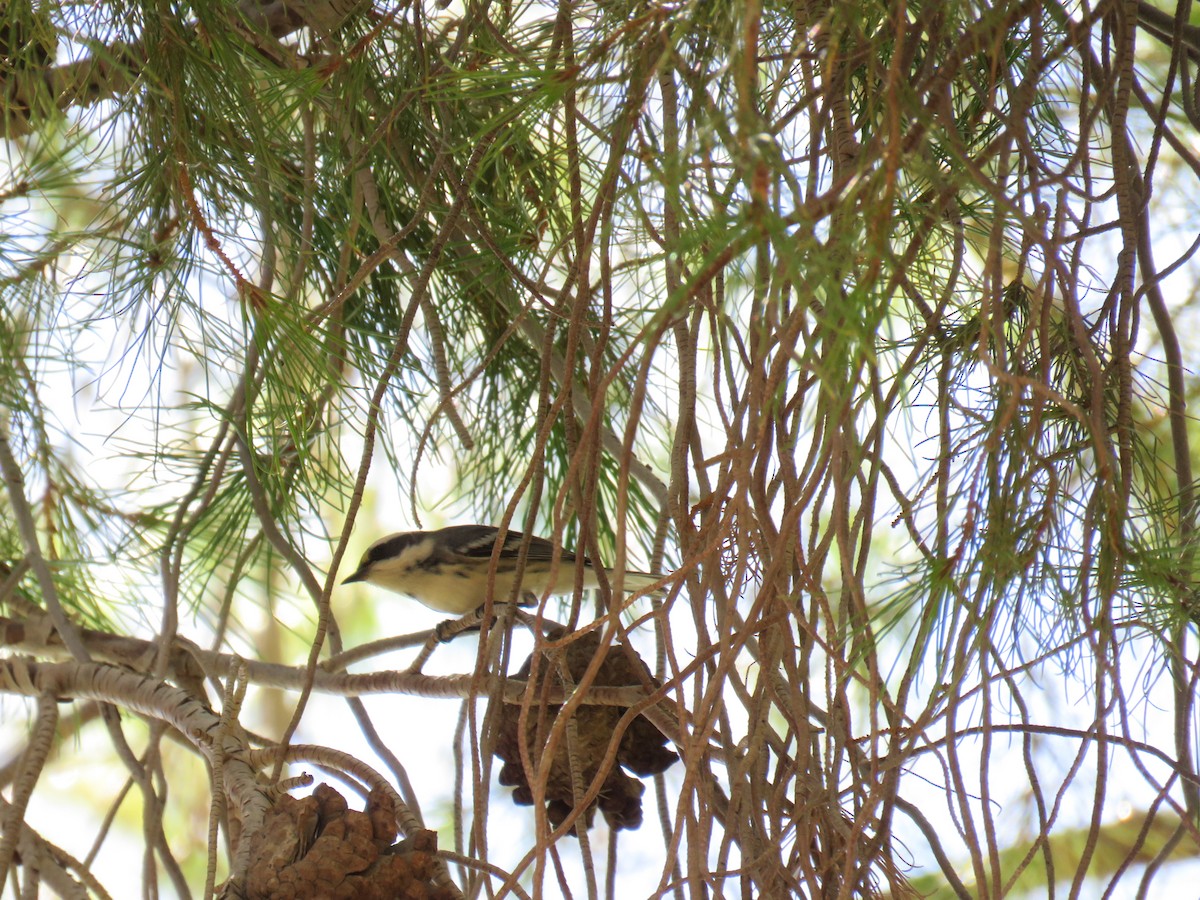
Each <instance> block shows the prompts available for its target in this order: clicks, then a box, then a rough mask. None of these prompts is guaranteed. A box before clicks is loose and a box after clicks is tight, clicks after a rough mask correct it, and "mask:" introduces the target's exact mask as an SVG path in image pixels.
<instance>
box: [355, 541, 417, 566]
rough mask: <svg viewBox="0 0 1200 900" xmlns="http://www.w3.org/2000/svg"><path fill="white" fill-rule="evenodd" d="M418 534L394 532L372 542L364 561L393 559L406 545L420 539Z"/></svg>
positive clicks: (409, 545)
mask: <svg viewBox="0 0 1200 900" xmlns="http://www.w3.org/2000/svg"><path fill="white" fill-rule="evenodd" d="M422 537H423V536H422V535H420V534H396V535H392V537H390V538H384V539H383V540H382V541H379V542H378V543H376V544H372V545H371V546H370V547H369V548H368V549H367V557H366V560H365V561H366V562H368V563H373V562H379V561H380V560H381V559H393V558H394V557H397V556H399V555H400V554H401V553H403V552H404V549H405V548H406V547H411V546H412V545H413V544H417V543H419V542H420V541H421V539H422Z"/></svg>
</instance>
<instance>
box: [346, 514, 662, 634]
mask: <svg viewBox="0 0 1200 900" xmlns="http://www.w3.org/2000/svg"><path fill="white" fill-rule="evenodd" d="M497 540H502V541H503V544H502V545H501V547H500V558H499V559H498V560H497V562H496V581H495V593H494V594H493V602H496V603H505V602H507V601H508V599H509V598H510V597H511V596H512V593H513V581H514V576H515V575H516V570H517V557H518V555H519V554H520V552H521V546H522V545H523V544H525V543H528V546H529V551H528V554H527V556H526V557H525V569H524V571H523V573H522V575H521V595H520V597H519V598H518V600H519V601H520V602H523V603H530V602H536V601H537V598H538V597H540V596H541V595H542V594H545V593H551V594H569V593H571V592H572V591H573V590H575V560H576V557H575V554H574V553H572V552H571V551H570V550H563V551H562V552H561V553H560V554H559V558H558V567H557V570H556V571H555V573H554V583H553V584H551V583H550V563H551V560H552V559H553V554H554V545H553V544H551V543H550V542H549V541H548V540H546V539H545V538H540V537H530V538H527V537H526V536H525V535H523V534H521V532H519V531H509V532H505V533H504V534H503V535H501V533H500V529H498V528H492V527H490V526H488V525H451V526H450V527H449V528H441V529H438V530H437V531H403V532H400V533H399V534H390V535H388V536H387V537H385V538H380V539H379V540H377V541H376V542H375V543H373V544H372V545H371V546H370V547H368V548H367V552H366V553H364V554H363V558H362V561H361V562H359V564H358V568H357V569H355V570H354V574H352V575H351V576H350V577H349V578H346V579H345V580H343V581H342V584H351V583H353V582H355V581H365V582H366V583H367V584H373V585H376V586H378V587H381V588H385V589H387V590H389V591H395V592H396V593H398V594H407V595H409V596H410V597H414V598H416V599H417V600H419V601H421V602H422V603H424V604H425V605H426V606H428V607H429V608H430V609H437V610H441V611H442V612H448V613H455V614H457V615H465V614H466V613H468V612H471V611H472V610H475V609H478V608H479V607H481V606H483V604H484V602H485V601H486V600H487V585H488V567H489V564H490V562H491V558H492V548H493V547H494V546H495V545H496V542H497ZM583 571H584V574H583V587H584V589H589V588H594V587H596V586H597V585H598V584H599V579H598V578H597V576H596V568H595V566H593V565H592V563H591V561H588V560H585V561H584V563H583ZM604 571H605V572H606V573H607V574H608V579H609V582H610V583H611V582H613V581H615V579H616V572H615V571H614V570H613V569H607V568H606V569H604ZM658 580H659V578H658V576H657V575H649V574H647V573H645V572H626V573H625V577H624V580H623V582H622V584H623V586H624V589H625V590H626V591H636V590H639V589H641V588H644V587H649V586H650V585H652V584H654V583H655V582H657V581H658Z"/></svg>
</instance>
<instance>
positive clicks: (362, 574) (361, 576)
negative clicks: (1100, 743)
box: [342, 566, 367, 584]
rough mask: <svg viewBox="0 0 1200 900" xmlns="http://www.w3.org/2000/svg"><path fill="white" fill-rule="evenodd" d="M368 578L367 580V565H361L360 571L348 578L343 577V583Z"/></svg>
mask: <svg viewBox="0 0 1200 900" xmlns="http://www.w3.org/2000/svg"><path fill="white" fill-rule="evenodd" d="M366 580H367V570H366V568H365V567H362V566H360V567H359V569H358V571H357V572H355V573H354V574H353V575H350V576H349V577H347V578H343V579H342V584H353V583H354V582H356V581H366Z"/></svg>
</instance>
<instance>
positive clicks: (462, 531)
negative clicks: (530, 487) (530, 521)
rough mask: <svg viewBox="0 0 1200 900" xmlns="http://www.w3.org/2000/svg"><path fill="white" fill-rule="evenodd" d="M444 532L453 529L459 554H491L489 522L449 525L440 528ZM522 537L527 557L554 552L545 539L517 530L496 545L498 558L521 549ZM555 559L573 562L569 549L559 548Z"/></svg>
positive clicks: (540, 557) (492, 533) (544, 556)
mask: <svg viewBox="0 0 1200 900" xmlns="http://www.w3.org/2000/svg"><path fill="white" fill-rule="evenodd" d="M444 530H445V531H447V532H453V537H454V545H455V546H456V547H457V549H458V551H459V552H460V553H461V554H462V555H463V556H470V557H475V558H477V559H487V558H489V557H490V556H491V555H492V548H493V547H494V546H495V545H496V535H497V534H498V530H497V529H495V528H493V527H492V526H490V525H451V526H450V527H449V528H446V529H444ZM526 540H528V542H529V555H528V557H527V558H528V559H530V560H549V559H552V558H553V555H554V545H553V544H552V543H550V541H548V540H546V539H545V538H540V537H530V538H526V537H525V535H523V534H521V532H519V531H509V532H507V533H506V534H505V538H504V546H503V547H501V548H500V558H501V559H516V558H517V555H518V554H519V553H520V552H521V544H522V543H524V542H525V541H526ZM559 559H561V560H562V561H563V562H568V563H569V562H574V561H575V554H574V553H572V552H571V551H570V550H563V551H562V554H561V555H560V557H559Z"/></svg>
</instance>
